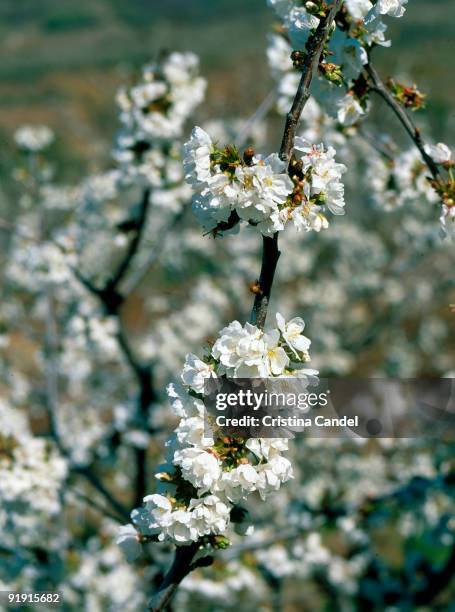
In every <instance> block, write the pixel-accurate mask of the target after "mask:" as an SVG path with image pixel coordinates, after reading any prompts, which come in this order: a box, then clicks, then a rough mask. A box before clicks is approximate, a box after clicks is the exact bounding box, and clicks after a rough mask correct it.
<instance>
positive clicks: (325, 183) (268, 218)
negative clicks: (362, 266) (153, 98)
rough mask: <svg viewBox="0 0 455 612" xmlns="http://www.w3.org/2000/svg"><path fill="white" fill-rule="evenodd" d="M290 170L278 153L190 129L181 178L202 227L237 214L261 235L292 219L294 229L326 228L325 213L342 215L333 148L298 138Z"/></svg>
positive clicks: (340, 186)
mask: <svg viewBox="0 0 455 612" xmlns="http://www.w3.org/2000/svg"><path fill="white" fill-rule="evenodd" d="M294 150H295V157H294V159H293V161H292V162H291V165H290V170H289V174H288V173H287V171H286V163H285V162H283V161H281V159H280V158H279V156H278V154H277V153H272V154H271V155H269V156H268V157H266V158H262V157H261V156H259V155H257V156H256V155H255V154H254V151H252V150H251V149H247V150H246V151H245V152H244V154H243V157H240V154H239V152H238V151H237V149H236V148H235V147H234V146H231V145H227V146H226V147H224V149H219V148H218V147H217V146H215V145H214V143H213V142H212V139H211V138H210V136H209V135H208V134H207V132H205V131H204V130H202V129H201V128H199V127H196V128H194V130H193V133H192V136H191V139H190V140H189V141H188V142H187V143H186V144H185V158H184V166H185V172H186V175H185V178H186V180H187V181H188V183H189V184H190V185H191V186H192V187H193V189H194V191H195V195H194V196H193V210H194V212H195V214H196V217H197V218H198V220H199V222H200V223H201V224H202V226H203V227H204V228H205V229H206V230H214V229H215V228H216V227H217V226H219V225H220V224H221V227H222V224H223V223H227V222H228V221H229V220H230V218H231V215H232V214H233V213H234V212H235V213H236V214H237V215H238V217H239V218H240V219H241V220H243V221H246V222H248V223H249V224H250V225H252V226H254V227H256V228H257V229H258V230H259V231H260V232H261V233H262V234H263V235H264V236H268V235H271V234H273V233H274V232H277V231H281V230H283V229H284V228H285V225H286V224H287V223H288V222H289V221H291V222H292V224H293V225H294V226H295V227H296V228H297V229H298V230H305V231H310V230H315V231H320V230H321V229H326V228H327V227H328V221H327V218H326V216H325V213H326V211H327V210H328V211H330V212H331V213H333V214H335V215H340V214H344V204H345V202H344V186H343V183H342V182H341V180H340V179H341V176H342V174H343V173H344V172H345V171H346V167H345V166H344V165H343V164H339V163H337V162H335V159H334V158H335V149H334V148H333V147H329V148H328V149H327V150H326V149H325V147H324V145H323V144H320V145H312V144H310V143H309V142H307V141H305V140H304V139H302V138H298V139H296V142H295V147H294Z"/></svg>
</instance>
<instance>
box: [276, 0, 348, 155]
mask: <svg viewBox="0 0 455 612" xmlns="http://www.w3.org/2000/svg"><path fill="white" fill-rule="evenodd" d="M342 3H343V0H335V2H334V3H333V6H332V8H331V9H330V11H329V13H328V15H327V17H325V18H324V19H321V20H320V22H319V25H318V27H317V28H316V31H315V32H314V34H312V36H310V38H309V40H308V43H307V46H306V55H305V60H304V63H303V72H302V77H301V79H300V83H299V87H298V89H297V93H296V95H295V98H294V101H293V103H292V107H291V110H290V111H289V113H288V114H287V116H286V124H285V127H284V134H283V140H282V142H281V148H280V157H281V159H282V160H283V161H287V160H288V159H289V156H290V154H291V151H292V147H293V146H294V140H295V135H296V131H297V126H298V123H299V121H300V116H301V115H302V111H303V109H304V108H305V104H306V103H307V101H308V99H309V97H310V87H311V81H312V80H313V77H314V75H315V74H316V72H317V69H318V66H319V61H320V59H321V54H322V50H323V48H324V45H325V43H326V41H327V38H328V36H329V33H330V30H331V28H332V24H333V22H334V20H335V17H336V14H337V13H338V11H339V10H340V8H341V5H342Z"/></svg>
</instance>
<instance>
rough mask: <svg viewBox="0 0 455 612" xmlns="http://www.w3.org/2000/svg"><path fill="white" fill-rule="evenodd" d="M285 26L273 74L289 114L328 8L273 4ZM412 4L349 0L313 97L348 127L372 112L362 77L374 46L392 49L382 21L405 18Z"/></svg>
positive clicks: (274, 42)
mask: <svg viewBox="0 0 455 612" xmlns="http://www.w3.org/2000/svg"><path fill="white" fill-rule="evenodd" d="M268 4H269V6H271V7H273V8H274V9H275V11H276V12H277V14H278V16H279V17H280V19H281V20H282V21H283V26H284V29H283V31H282V33H281V34H273V35H271V36H270V43H269V47H268V50H267V55H268V59H269V63H270V66H271V68H272V73H273V74H274V76H275V79H276V80H277V82H278V109H279V111H280V112H282V113H283V114H284V113H286V112H287V111H288V109H289V108H290V105H291V103H292V98H293V96H294V94H295V91H296V89H297V85H298V81H299V79H300V67H301V65H302V62H303V61H304V59H305V46H306V44H307V42H308V39H309V36H310V34H311V33H312V32H313V31H314V30H315V28H317V26H318V25H319V22H320V19H321V17H323V16H324V15H325V12H326V11H327V5H326V4H325V3H323V2H320V1H319V0H316V1H315V2H312V1H309V2H303V3H300V2H294V1H293V0H268ZM406 4H407V0H378V1H377V2H370V0H346V2H345V3H344V6H343V8H342V10H341V11H340V13H339V14H338V15H337V18H336V27H335V28H334V31H333V32H332V34H331V37H330V40H329V45H328V49H327V50H326V51H325V52H324V53H323V57H322V60H321V63H320V66H319V75H318V78H316V79H315V80H314V83H313V86H312V89H313V91H312V93H313V95H314V96H315V98H316V100H317V102H318V103H319V104H321V105H322V107H323V108H324V111H325V112H326V113H327V114H328V115H329V116H332V117H334V118H336V119H337V120H338V122H339V123H340V124H341V125H342V126H345V127H349V126H351V125H354V124H356V123H357V122H358V121H359V119H361V118H362V116H364V115H365V114H366V112H367V111H368V108H369V102H368V96H367V95H366V94H367V90H366V89H365V83H364V80H363V78H362V77H361V73H362V70H363V68H364V66H365V65H366V64H367V63H368V50H369V49H370V48H371V47H372V46H373V45H382V46H386V47H387V46H390V44H391V43H390V41H387V40H386V39H385V35H384V34H385V31H386V29H387V26H386V24H385V23H384V22H383V21H382V17H384V16H389V17H402V16H403V14H404V12H405V5H406Z"/></svg>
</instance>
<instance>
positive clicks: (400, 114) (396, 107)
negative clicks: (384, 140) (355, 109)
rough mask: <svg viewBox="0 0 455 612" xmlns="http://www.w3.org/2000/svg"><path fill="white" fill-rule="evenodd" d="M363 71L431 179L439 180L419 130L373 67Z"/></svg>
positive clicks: (368, 65) (372, 89) (366, 67)
mask: <svg viewBox="0 0 455 612" xmlns="http://www.w3.org/2000/svg"><path fill="white" fill-rule="evenodd" d="M365 70H366V72H367V74H368V76H369V79H370V83H371V85H370V89H371V91H374V92H375V93H377V94H378V95H379V96H381V98H382V99H383V100H384V101H385V102H386V104H387V105H388V106H389V107H390V108H391V109H392V111H393V112H394V113H395V115H396V116H397V118H398V120H399V121H400V123H401V125H402V126H403V127H404V129H405V130H406V132H407V133H408V135H409V136H410V138H411V140H412V141H413V143H414V144H415V146H416V147H417V149H418V150H419V151H420V154H421V156H422V159H423V161H424V162H425V164H426V165H427V166H428V169H429V171H430V172H431V174H432V176H433V178H434V179H435V180H438V179H439V178H440V174H439V170H438V166H437V165H436V164H435V162H434V161H433V159H432V158H431V157H430V156H429V155H428V153H427V152H426V151H425V143H424V142H423V139H422V135H421V134H420V130H419V129H418V128H417V127H416V126H415V125H414V123H413V121H412V119H411V118H410V117H409V115H408V113H407V112H406V111H405V109H404V108H403V107H402V106H401V104H400V103H399V102H398V101H397V100H395V98H394V97H393V95H392V93H391V92H390V91H389V89H388V88H387V86H386V85H385V83H384V82H383V81H382V79H381V77H380V76H379V74H378V73H377V72H376V69H375V68H374V66H373V65H372V64H371V62H369V63H368V64H367V65H366V66H365Z"/></svg>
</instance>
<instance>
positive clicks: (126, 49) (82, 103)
mask: <svg viewBox="0 0 455 612" xmlns="http://www.w3.org/2000/svg"><path fill="white" fill-rule="evenodd" d="M454 16H455V4H454V2H453V0H432V1H431V2H428V1H427V0H410V3H409V8H408V11H407V12H406V15H405V17H404V18H403V19H395V20H394V19H389V20H388V21H389V23H390V28H389V32H390V35H391V37H392V40H393V47H392V50H387V49H386V50H382V49H379V50H378V51H377V61H378V63H379V65H380V68H381V69H382V71H383V73H384V74H386V73H388V71H389V70H390V71H393V72H394V73H395V74H396V73H397V72H398V74H402V75H403V74H407V75H409V76H410V77H411V78H412V79H415V80H416V81H417V82H418V84H419V86H420V87H421V88H422V89H423V90H424V91H426V92H428V93H429V105H428V106H429V107H428V109H427V111H424V114H426V115H427V116H428V118H429V120H430V121H431V124H432V128H433V133H434V135H435V137H437V138H444V139H445V140H446V141H450V140H451V136H452V137H453V134H454V133H455V113H454V111H453V110H452V111H451V113H450V112H449V107H450V103H451V101H452V100H453V97H454V94H455V83H454V80H453V78H452V79H451V78H450V73H449V58H450V56H451V51H453V48H454V46H453V45H454V38H455V32H454V29H453V27H452V24H453V18H454ZM273 19H274V14H273V11H272V10H270V9H269V8H267V6H266V1H265V0H248V2H245V1H244V0H213V1H211V2H207V1H206V0H191V1H188V0H165V1H162V0H127V1H126V0H78V1H77V2H74V0H58V1H57V0H20V1H18V0H2V2H1V3H0V56H1V61H0V137H1V139H2V140H4V139H6V143H7V144H6V149H5V147H2V149H3V151H2V153H0V156H1V157H0V163H1V162H3V163H2V165H3V166H4V165H5V163H6V165H7V157H8V148H9V146H10V145H9V144H8V141H10V137H11V135H12V133H13V132H14V130H15V128H16V127H17V126H18V125H20V124H21V123H24V122H35V121H36V122H44V123H47V124H49V125H51V126H52V127H53V128H54V129H55V130H56V131H57V133H58V140H57V143H56V145H55V146H54V147H53V154H54V156H55V157H56V158H57V159H56V160H55V161H58V162H59V164H58V165H59V167H60V169H61V174H60V178H64V179H68V180H72V179H74V180H77V179H78V178H80V176H81V174H83V173H84V172H86V171H88V170H98V169H100V168H102V167H104V166H105V165H106V164H107V162H108V152H109V147H110V142H111V140H112V136H113V134H114V133H115V130H116V128H117V122H116V108H115V103H114V99H113V96H114V94H115V91H116V90H117V88H118V86H119V84H121V83H123V82H128V81H129V80H131V79H132V78H134V74H135V71H136V70H137V69H138V68H139V67H140V65H141V64H143V63H144V62H147V61H148V60H150V59H152V58H153V57H155V56H156V54H157V53H158V52H159V51H160V50H162V49H170V50H174V49H178V50H192V51H195V52H196V53H198V54H199V55H200V57H201V61H202V72H203V74H204V75H205V76H206V77H207V78H208V79H209V89H208V99H207V104H206V105H205V107H204V108H203V110H202V111H201V113H204V117H206V116H227V115H229V116H234V115H242V116H247V115H249V114H250V113H252V112H253V111H254V109H255V108H256V106H257V105H258V104H259V103H260V101H261V100H262V99H263V98H264V96H265V95H266V94H267V92H268V91H269V89H270V86H271V81H270V78H269V75H268V69H267V63H266V58H265V43H266V36H267V32H268V31H269V29H270V26H271V24H272V23H273ZM448 131H449V132H450V134H449V135H448V134H447V132H448Z"/></svg>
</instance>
